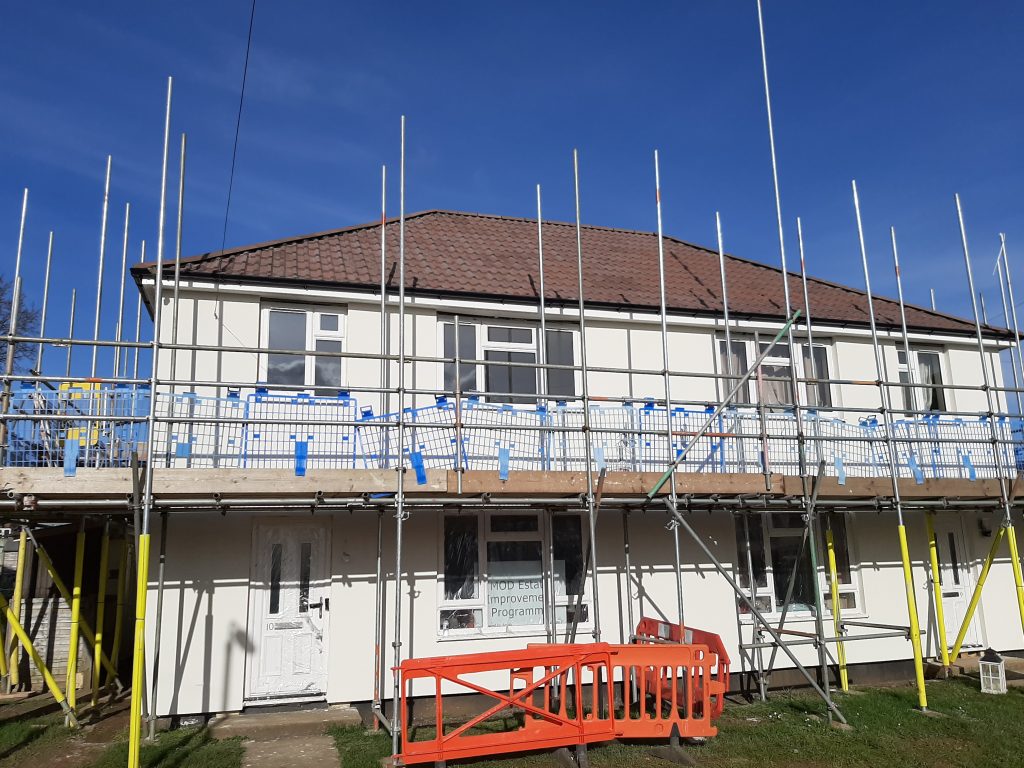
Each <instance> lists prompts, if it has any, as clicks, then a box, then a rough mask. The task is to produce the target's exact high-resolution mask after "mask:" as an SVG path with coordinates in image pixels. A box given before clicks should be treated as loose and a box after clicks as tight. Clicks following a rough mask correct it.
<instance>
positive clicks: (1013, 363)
mask: <svg viewBox="0 0 1024 768" xmlns="http://www.w3.org/2000/svg"><path fill="white" fill-rule="evenodd" d="M1004 247H1005V246H1000V248H999V256H998V257H997V258H996V270H997V271H998V272H999V298H1000V300H1001V301H1002V303H1003V327H1004V328H1006V329H1007V330H1009V329H1010V328H1012V327H1013V326H1012V325H1011V324H1010V308H1009V306H1008V305H1007V303H1006V273H1005V271H1004V270H1003V250H1004ZM1015 352H1018V353H1019V352H1020V348H1019V347H1018V346H1017V345H1016V344H1011V345H1010V374H1011V375H1012V376H1013V388H1014V389H1015V390H1017V392H1015V393H1014V394H1015V395H1016V399H1017V413H1016V416H1017V418H1020V417H1021V416H1022V415H1024V414H1022V412H1021V399H1020V376H1018V375H1017V364H1018V362H1019V361H1018V359H1017V355H1016V354H1014V353H1015ZM1007 402H1009V398H1007Z"/></svg>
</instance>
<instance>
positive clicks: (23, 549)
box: [7, 528, 28, 690]
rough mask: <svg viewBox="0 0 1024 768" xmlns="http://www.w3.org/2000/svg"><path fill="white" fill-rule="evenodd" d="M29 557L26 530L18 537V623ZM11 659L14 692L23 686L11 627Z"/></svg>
mask: <svg viewBox="0 0 1024 768" xmlns="http://www.w3.org/2000/svg"><path fill="white" fill-rule="evenodd" d="M27 557H28V534H27V533H26V532H25V529H24V528H22V529H21V536H19V537H18V565H17V566H16V568H15V570H14V592H13V593H12V595H11V600H12V602H13V605H14V608H13V610H14V616H15V618H16V619H17V620H18V621H21V599H22V592H23V590H24V589H25V560H26V559H27ZM7 647H8V648H10V653H11V658H10V676H9V677H8V678H7V683H8V690H14V689H15V688H17V687H18V686H19V685H21V670H20V669H19V668H18V667H19V666H20V664H21V654H20V653H18V647H19V643H18V638H17V635H15V634H14V628H13V627H11V637H10V639H9V645H8V646H7Z"/></svg>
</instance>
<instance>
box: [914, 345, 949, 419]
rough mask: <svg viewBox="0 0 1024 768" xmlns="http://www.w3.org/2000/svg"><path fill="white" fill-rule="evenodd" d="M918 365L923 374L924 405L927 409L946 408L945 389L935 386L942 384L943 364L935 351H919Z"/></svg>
mask: <svg viewBox="0 0 1024 768" xmlns="http://www.w3.org/2000/svg"><path fill="white" fill-rule="evenodd" d="M917 367H918V371H919V373H920V376H921V390H922V392H923V394H924V397H923V398H922V400H923V406H924V410H926V411H944V410H946V393H945V390H943V389H941V388H939V387H937V386H935V385H940V384H942V366H941V364H940V361H939V356H938V354H936V353H935V352H918V353H917Z"/></svg>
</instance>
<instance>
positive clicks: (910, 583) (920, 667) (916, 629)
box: [898, 523, 928, 710]
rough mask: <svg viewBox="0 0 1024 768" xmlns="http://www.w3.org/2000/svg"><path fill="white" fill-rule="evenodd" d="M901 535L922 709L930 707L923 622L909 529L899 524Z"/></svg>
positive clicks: (918, 690)
mask: <svg viewBox="0 0 1024 768" xmlns="http://www.w3.org/2000/svg"><path fill="white" fill-rule="evenodd" d="M898 530H899V536H900V559H902V561H903V587H904V589H905V590H906V592H907V617H908V618H909V619H910V645H911V647H912V648H913V649H914V677H915V678H916V679H917V703H918V705H919V706H920V707H921V709H922V710H926V709H928V694H927V693H926V692H925V689H924V659H923V656H922V653H921V624H920V622H919V621H918V619H917V599H916V598H915V597H914V576H913V573H912V571H911V570H910V547H908V546H907V529H906V526H904V525H903V524H902V523H901V524H900V525H899V526H898Z"/></svg>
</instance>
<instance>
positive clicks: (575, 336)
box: [437, 315, 581, 403]
mask: <svg viewBox="0 0 1024 768" xmlns="http://www.w3.org/2000/svg"><path fill="white" fill-rule="evenodd" d="M459 324H460V325H470V326H473V328H474V329H475V336H476V348H475V349H473V350H465V349H462V348H461V346H460V348H459V358H460V359H462V360H481V361H482V360H485V358H486V357H487V352H489V351H490V352H498V351H500V352H526V353H529V354H531V355H533V365H536V364H537V362H538V361H539V360H540V349H539V347H538V340H539V335H540V325H539V323H530V322H524V321H522V320H505V319H502V318H480V317H467V316H463V315H460V316H459ZM437 325H438V329H437V348H438V349H439V350H440V351H441V355H440V356H441V357H445V354H444V330H445V327H446V326H450V327H454V325H455V316H454V315H448V316H442V317H439V318H438V322H437ZM491 328H515V329H520V330H527V331H529V332H530V341H529V342H525V341H523V342H514V341H513V342H507V341H490V339H488V330H489V329H491ZM545 330H547V332H548V333H552V332H555V331H557V332H560V333H569V334H571V335H572V357H573V365H579V364H580V357H579V355H580V348H579V346H580V345H579V332H578V331H575V330H573V329H570V328H565V327H561V326H558V325H550V324H547V325H546V328H545ZM444 365H445V364H444V363H442V364H441V365H440V366H439V371H438V383H437V388H438V390H440V391H443V390H444V388H445V380H444ZM534 371H535V372H534V376H535V378H536V387H537V391H536V394H535V395H519V397H531V398H537V399H538V400H559V401H562V400H564V401H566V402H569V403H573V402H579V401H580V398H581V396H580V394H579V393H580V390H581V387H580V373H579V372H578V371H575V372H574V373H573V390H574V392H575V394H574V396H573V397H571V398H570V397H566V396H564V395H551V396H549V395H548V394H547V376H546V373H547V371H546V369H541V368H535V369H534ZM542 382H543V384H544V386H543V388H542V387H541V384H542ZM476 385H477V386H476V389H475V390H473V391H466V392H463V395H464V396H466V395H475V394H478V393H479V395H480V398H481V399H482V400H484V401H487V400H488V399H490V400H491V401H492V402H507V399H506V398H501V399H499V400H494V399H493V398H488V397H487V395H486V393H485V390H486V389H487V364H486V363H484V362H481V363H480V364H478V365H477V366H476Z"/></svg>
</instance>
